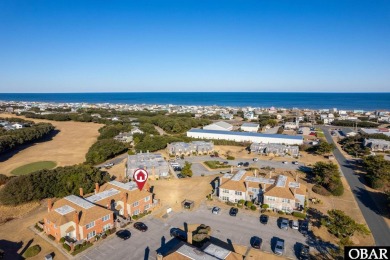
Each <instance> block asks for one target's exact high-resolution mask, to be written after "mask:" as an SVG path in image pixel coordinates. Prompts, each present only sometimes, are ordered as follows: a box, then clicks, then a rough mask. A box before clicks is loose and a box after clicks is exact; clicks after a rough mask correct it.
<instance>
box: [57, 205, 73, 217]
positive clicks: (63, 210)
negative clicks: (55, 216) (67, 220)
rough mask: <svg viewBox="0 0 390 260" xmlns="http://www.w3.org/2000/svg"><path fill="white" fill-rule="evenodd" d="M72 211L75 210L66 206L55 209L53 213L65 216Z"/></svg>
mask: <svg viewBox="0 0 390 260" xmlns="http://www.w3.org/2000/svg"><path fill="white" fill-rule="evenodd" d="M74 210H75V209H74V208H72V207H71V206H68V205H64V206H62V207H59V208H56V209H55V211H56V212H57V213H59V214H61V215H66V214H68V213H70V212H72V211H74Z"/></svg>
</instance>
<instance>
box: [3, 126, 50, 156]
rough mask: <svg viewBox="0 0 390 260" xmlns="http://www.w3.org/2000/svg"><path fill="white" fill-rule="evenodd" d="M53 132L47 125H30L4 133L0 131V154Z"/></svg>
mask: <svg viewBox="0 0 390 260" xmlns="http://www.w3.org/2000/svg"><path fill="white" fill-rule="evenodd" d="M53 130H54V126H53V125H52V124H49V123H38V124H32V125H31V126H30V127H25V128H21V129H15V130H9V131H5V130H4V129H0V153H3V152H6V151H9V150H11V149H14V148H16V147H18V146H20V145H23V144H26V143H30V142H33V141H37V140H39V139H41V138H43V137H45V136H46V135H48V134H49V133H51V132H52V131H53Z"/></svg>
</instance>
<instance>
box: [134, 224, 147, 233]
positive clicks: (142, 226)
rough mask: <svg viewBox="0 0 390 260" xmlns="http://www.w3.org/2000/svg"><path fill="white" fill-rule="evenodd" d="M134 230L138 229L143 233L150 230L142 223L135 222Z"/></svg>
mask: <svg viewBox="0 0 390 260" xmlns="http://www.w3.org/2000/svg"><path fill="white" fill-rule="evenodd" d="M134 228H135V229H138V230H139V231H142V232H145V231H146V230H148V227H147V226H146V225H145V224H144V223H142V222H135V223H134Z"/></svg>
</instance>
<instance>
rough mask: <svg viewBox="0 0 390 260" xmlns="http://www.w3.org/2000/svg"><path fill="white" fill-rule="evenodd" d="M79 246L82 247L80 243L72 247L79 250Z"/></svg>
mask: <svg viewBox="0 0 390 260" xmlns="http://www.w3.org/2000/svg"><path fill="white" fill-rule="evenodd" d="M81 247H82V245H81V244H78V245H76V246H75V247H74V250H79V249H80V248H81Z"/></svg>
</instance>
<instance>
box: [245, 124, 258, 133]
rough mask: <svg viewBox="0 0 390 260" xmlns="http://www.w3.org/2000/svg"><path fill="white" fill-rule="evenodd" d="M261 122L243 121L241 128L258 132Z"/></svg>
mask: <svg viewBox="0 0 390 260" xmlns="http://www.w3.org/2000/svg"><path fill="white" fill-rule="evenodd" d="M259 127H260V126H259V124H254V123H243V124H242V125H241V130H242V131H245V132H253V133H257V131H259Z"/></svg>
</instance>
